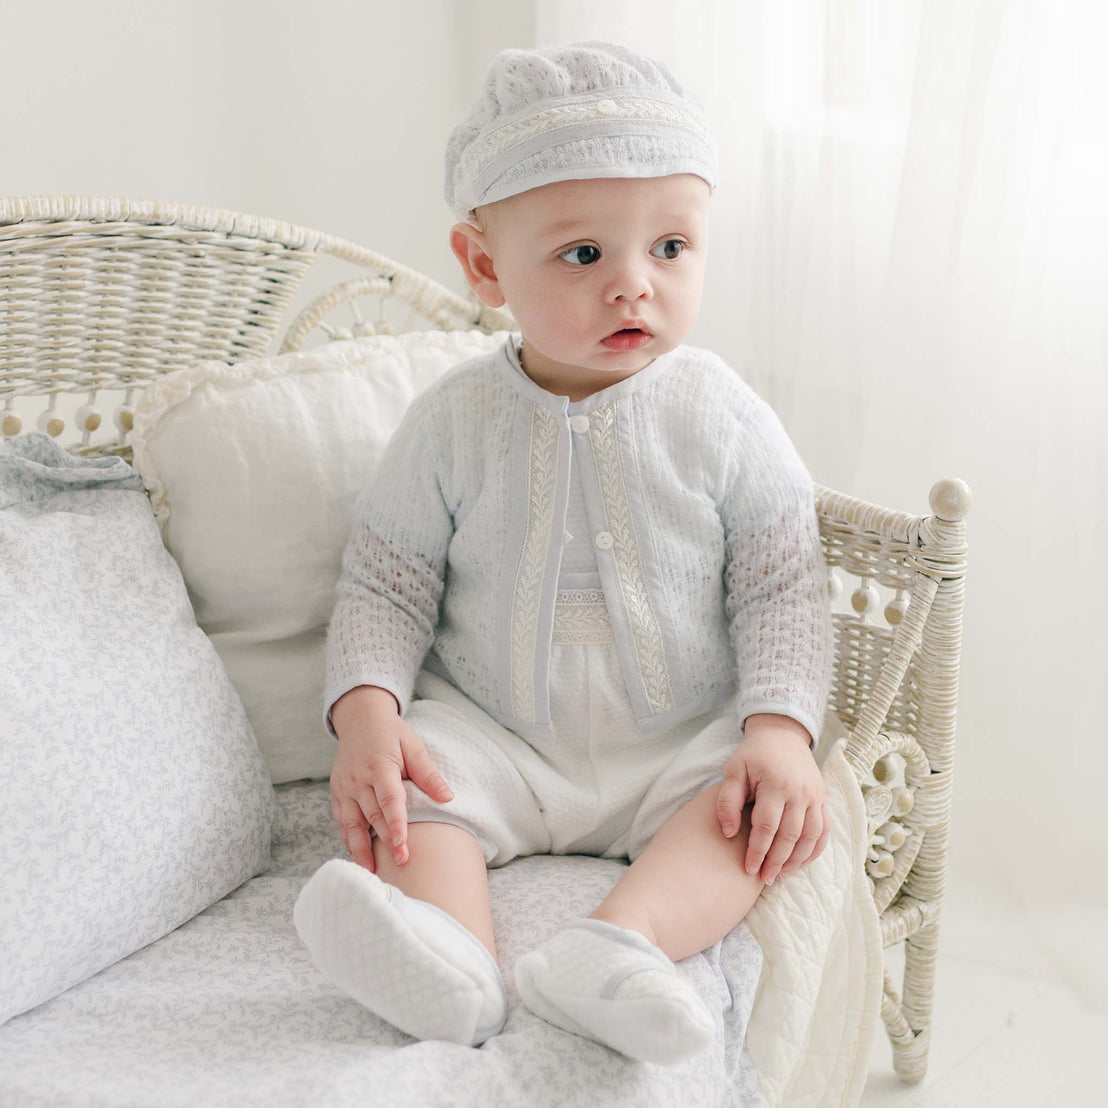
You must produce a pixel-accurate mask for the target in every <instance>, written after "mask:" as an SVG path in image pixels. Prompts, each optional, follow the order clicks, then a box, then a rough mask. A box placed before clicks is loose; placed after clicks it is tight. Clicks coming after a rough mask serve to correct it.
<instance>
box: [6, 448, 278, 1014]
mask: <svg viewBox="0 0 1108 1108" xmlns="http://www.w3.org/2000/svg"><path fill="white" fill-rule="evenodd" d="M0 612H3V622H4V626H3V633H2V634H0V782H2V787H3V796H2V799H0V813H2V815H0V886H2V888H3V893H2V895H0V1023H2V1022H3V1021H5V1020H7V1019H9V1018H10V1017H12V1016H14V1015H17V1014H18V1013H21V1012H25V1011H27V1010H28V1009H29V1008H33V1007H35V1006H36V1005H38V1004H41V1003H42V1002H43V1001H46V1000H49V999H50V998H51V997H53V996H56V995H57V994H58V993H60V992H63V991H64V990H66V989H68V988H70V987H71V986H73V985H76V984H77V983H78V982H80V981H83V980H84V979H85V978H87V977H90V976H92V975H93V974H95V973H98V972H99V971H100V970H102V969H104V968H106V967H107V966H110V965H112V964H113V963H114V962H117V961H119V959H121V958H125V957H126V956H127V955H128V954H131V953H132V952H134V951H136V950H138V949H139V948H140V947H144V946H146V945H148V944H149V943H152V942H154V940H156V939H158V938H160V937H161V936H162V935H165V934H166V933H167V932H169V931H172V930H173V929H174V928H176V927H178V926H180V925H181V924H182V923H185V922H186V921H187V920H189V919H191V918H192V917H193V916H195V915H197V914H198V913H199V912H202V911H203V910H204V909H205V908H207V907H209V905H211V904H214V903H215V902H216V901H217V900H220V899H222V898H223V897H224V896H225V895H226V894H227V893H229V892H230V891H231V890H232V889H234V888H236V887H237V886H238V885H241V884H242V883H243V882H244V881H247V880H249V879H250V878H251V877H252V876H254V875H255V874H257V873H259V872H260V871H261V870H263V869H265V868H267V867H268V865H269V844H270V833H271V829H272V822H273V817H274V811H275V804H274V796H273V788H272V786H271V785H270V782H269V779H268V776H267V774H266V770H265V764H264V762H263V760H262V756H261V753H260V752H259V750H258V746H257V743H256V742H255V741H254V736H253V734H252V733H251V730H250V725H249V722H248V720H247V718H246V714H245V712H244V711H243V707H242V703H241V701H240V700H239V697H238V695H237V694H236V692H235V689H234V687H233V686H232V685H231V682H230V681H229V680H228V678H227V674H226V672H225V671H224V668H223V665H222V664H221V662H220V660H219V657H218V656H217V655H216V652H215V651H214V650H213V648H212V645H211V643H210V642H209V641H208V639H207V638H206V637H205V635H204V633H203V632H202V631H201V630H200V628H199V627H197V625H196V620H195V618H194V616H193V612H192V608H191V606H190V604H189V599H188V594H187V592H186V590H185V585H184V582H183V581H182V580H181V574H180V571H179V570H178V569H177V566H176V565H175V564H174V562H173V559H172V558H171V557H170V556H169V554H167V553H166V550H165V548H164V547H163V545H162V541H161V536H160V535H159V534H158V528H157V525H156V524H155V522H154V517H153V514H152V513H151V511H150V505H149V503H148V502H147V498H146V495H145V493H144V492H143V490H142V485H141V483H140V481H139V478H138V476H137V475H136V474H135V473H134V471H133V470H132V469H131V467H130V466H128V465H127V464H126V463H125V462H123V461H122V460H120V459H118V458H98V459H92V458H79V457H76V456H74V455H72V454H69V453H67V452H66V451H65V450H63V449H62V448H61V447H60V446H59V445H58V444H57V443H55V442H54V441H53V440H52V439H50V438H48V437H47V436H46V435H42V434H39V433H37V432H36V433H34V434H30V435H24V436H22V437H20V438H16V439H12V440H9V441H7V442H3V443H0Z"/></svg>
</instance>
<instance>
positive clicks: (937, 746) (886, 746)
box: [0, 196, 971, 1082]
mask: <svg viewBox="0 0 1108 1108" xmlns="http://www.w3.org/2000/svg"><path fill="white" fill-rule="evenodd" d="M324 255H330V256H332V257H334V258H337V259H340V260H342V261H344V262H348V263H352V264H353V265H354V266H356V267H359V269H360V272H357V273H356V275H355V276H353V277H351V278H349V279H347V280H345V281H342V282H340V283H337V284H335V285H334V286H333V287H331V288H329V289H328V290H327V291H325V292H324V293H322V294H321V295H319V296H317V297H315V298H314V299H313V300H311V302H310V303H309V304H308V305H307V306H306V307H305V308H304V309H303V310H302V311H301V312H300V313H299V314H298V315H297V316H296V317H295V318H294V319H292V320H291V322H289V323H288V324H287V326H285V328H284V333H283V337H282V338H281V343H280V348H279V352H281V353H286V352H289V351H294V350H299V349H301V348H302V347H303V345H304V342H305V340H306V339H307V338H308V336H309V335H311V334H312V333H313V332H314V331H315V330H316V329H317V328H318V329H320V330H321V331H322V332H323V333H324V334H325V335H326V336H327V337H328V338H349V337H352V336H357V335H362V334H373V333H375V331H381V330H383V331H385V332H389V333H392V332H394V326H393V324H392V323H390V322H388V321H386V320H385V313H384V308H383V307H382V308H381V312H380V314H379V317H378V322H377V323H376V324H375V323H369V322H366V321H365V320H364V319H363V318H362V316H361V313H360V312H359V310H358V305H357V301H358V299H359V298H362V297H366V296H378V297H379V298H380V300H379V302H378V303H379V304H380V305H384V304H385V303H386V302H393V303H401V304H403V305H404V306H405V307H406V308H407V309H408V310H409V311H415V312H416V313H418V314H419V315H420V316H422V317H423V318H424V319H425V320H426V321H428V322H429V323H430V324H431V325H432V326H433V327H437V328H440V329H443V330H449V329H458V328H479V329H481V330H483V331H485V332H491V331H494V330H498V329H514V327H515V322H514V320H513V319H512V317H511V316H510V315H509V314H508V313H506V312H505V311H502V310H496V309H492V308H488V307H486V306H485V305H483V304H481V303H480V302H479V301H478V300H477V299H476V298H475V297H472V296H471V297H470V298H468V299H466V298H462V297H459V296H457V295H455V294H454V293H452V292H450V291H449V290H448V289H446V288H444V287H443V286H441V285H439V284H437V283H436V282H434V281H432V280H430V279H428V278H426V277H424V276H422V275H420V274H418V273H416V272H414V271H413V270H411V269H408V268H407V267H405V266H403V265H400V264H399V263H397V262H394V261H392V260H391V259H390V258H387V257H384V256H382V255H380V254H377V253H375V252H373V251H371V250H367V249H365V248H363V247H360V246H357V245H354V244H353V243H350V242H347V241H344V240H342V239H339V238H335V237H332V236H330V235H325V234H321V233H319V232H316V231H310V230H306V229H304V228H301V227H295V226H291V225H289V224H287V223H281V222H278V221H276V220H271V219H262V218H258V217H255V216H248V215H240V214H237V213H234V212H229V211H221V210H215V209H210V208H199V207H188V206H184V205H177V204H169V203H160V202H155V201H140V200H128V199H123V198H113V197H79V196H33V197H7V198H4V197H0V401H2V402H3V407H2V409H0V425H2V431H3V434H4V435H5V436H12V435H16V434H18V433H20V431H22V430H31V429H33V428H31V427H25V426H24V419H23V417H21V415H20V414H19V411H18V410H17V409H16V407H15V401H16V400H17V398H23V399H22V403H21V406H22V407H23V408H25V407H26V404H27V398H28V397H45V398H46V407H45V409H44V410H42V411H41V412H39V413H38V414H37V417H36V426H37V427H38V428H39V429H41V430H44V431H46V432H48V433H49V434H51V435H54V436H59V435H62V434H63V433H65V431H66V427H65V423H66V420H65V419H64V418H63V416H62V415H61V413H60V412H59V409H58V408H57V405H56V402H57V399H58V396H59V395H61V394H73V393H76V394H80V393H87V402H86V403H85V404H84V405H83V406H82V407H81V408H80V409H79V410H78V412H77V414H76V424H77V427H76V430H77V431H79V432H80V436H81V437H80V439H79V440H76V441H73V442H72V443H66V444H65V445H66V446H67V448H68V449H70V450H72V451H74V452H77V453H85V454H115V455H119V456H122V457H124V458H126V459H128V460H129V459H130V446H129V445H128V442H127V436H128V432H129V431H130V430H131V427H132V400H133V397H134V394H135V392H136V391H137V390H138V389H141V388H142V387H143V386H144V385H145V384H146V383H147V382H149V381H151V380H153V379H154V378H156V377H157V376H158V375H159V374H162V373H165V372H167V371H169V370H173V369H178V368H180V367H184V366H188V365H191V364H192V363H194V362H197V361H200V360H203V359H209V358H216V359H220V360H223V361H228V362H234V361H239V360H242V359H244V358H248V357H252V356H257V355H261V354H264V353H267V352H270V348H271V344H272V342H273V340H274V338H275V337H276V335H277V333H278V331H279V330H280V328H281V326H282V324H283V323H284V320H285V316H286V310H287V308H288V305H289V302H290V301H291V299H292V297H293V295H294V294H295V292H296V290H297V288H298V287H299V286H300V283H301V281H302V280H303V278H304V276H305V274H306V272H307V271H308V269H309V268H310V267H311V266H312V264H313V263H314V262H315V261H316V260H317V259H318V258H320V257H321V256H324ZM344 304H349V305H350V307H351V309H352V310H353V313H354V317H355V318H354V324H353V326H352V327H340V326H337V325H335V324H333V323H329V322H327V319H326V317H327V316H328V315H330V314H331V313H332V312H333V311H334V310H335V309H336V308H338V307H339V306H340V305H344ZM102 391H103V392H105V393H106V394H107V396H114V398H115V400H114V408H113V410H112V413H111V414H112V420H111V425H109V426H105V427H103V428H102V427H101V424H102V423H103V419H102V413H101V411H100V408H98V406H97V405H98V403H100V404H101V406H103V402H102V401H98V397H99V394H100V393H101V392H102ZM32 403H35V402H32ZM109 430H111V431H112V433H111V434H110V435H108V436H105V434H104V432H107V431H109ZM98 431H99V432H100V437H99V438H97V437H96V435H97V432H98ZM817 492H818V501H817V504H818V511H819V517H820V530H821V537H822V540H823V545H824V551H825V555H826V560H827V564H828V572H829V590H830V593H831V595H832V597H833V598H838V597H840V596H841V594H842V591H843V582H842V577H841V576H840V574H838V573H836V572H835V570H836V569H838V570H839V571H840V572H841V573H842V574H846V575H850V576H853V577H856V578H858V582H859V583H858V587H857V588H856V589H855V591H854V592H853V593H852V595H851V597H850V603H851V608H852V609H853V611H852V612H836V613H835V614H834V617H833V618H834V628H835V648H836V660H835V669H834V682H833V687H832V692H831V703H830V706H831V707H832V708H833V709H834V711H835V712H836V713H837V715H838V717H839V719H840V720H841V721H842V723H843V724H844V725H845V727H846V728H847V729H848V730H849V733H850V737H849V741H848V745H847V748H846V757H847V759H848V761H849V763H850V765H851V767H852V768H853V770H854V773H855V775H856V776H857V780H858V784H859V788H860V789H861V791H862V793H863V797H864V803H865V809H866V813H867V818H868V830H869V836H870V849H869V852H868V860H867V862H866V870H867V875H868V878H869V881H870V885H871V887H872V890H873V896H874V900H875V902H876V907H877V911H878V913H879V915H880V920H881V931H882V939H883V945H884V947H885V948H886V949H888V948H890V947H892V946H894V945H896V944H898V943H899V942H901V940H904V941H905V942H906V946H905V950H904V956H905V960H904V979H903V984H902V992H898V991H897V988H896V986H895V985H894V983H893V981H892V980H891V979H890V976H889V973H888V971H887V970H886V973H885V983H884V998H883V1003H882V1009H881V1014H882V1018H883V1019H884V1022H885V1026H886V1029H887V1031H888V1035H889V1038H890V1040H891V1043H892V1047H893V1060H894V1066H895V1069H896V1072H897V1073H898V1074H899V1075H900V1077H901V1078H902V1079H903V1080H904V1081H908V1082H917V1081H920V1080H921V1079H922V1078H923V1076H924V1074H925V1072H926V1068H927V1057H928V1048H929V1045H930V1030H931V1012H932V1001H933V985H934V974H935V959H936V952H937V943H938V930H939V918H940V908H941V904H942V897H943V891H944V885H945V872H946V859H947V838H948V834H949V827H950V804H951V781H952V772H953V761H954V733H955V710H956V701H957V693H958V667H959V652H960V645H961V626H962V598H963V593H964V580H965V572H966V539H965V523H964V519H965V516H966V514H967V513H968V511H969V506H970V499H971V498H970V491H969V489H968V487H967V486H966V485H965V484H964V482H962V481H959V480H945V481H939V482H938V483H937V484H936V485H935V486H934V488H933V489H932V490H931V496H930V504H931V509H932V512H933V514H932V515H929V516H922V517H921V516H915V515H911V514H909V513H905V512H900V511H893V510H889V509H885V508H881V507H878V506H875V505H872V504H867V503H864V502H862V501H860V500H857V499H854V498H852V497H850V496H846V495H844V494H842V493H839V492H835V491H833V490H831V489H827V488H822V487H819V488H818V489H817ZM878 585H879V586H882V587H884V588H885V589H886V590H890V591H893V592H895V596H893V597H892V598H891V599H890V600H889V602H888V603H887V604H886V605H885V606H884V609H883V612H881V611H880V609H881V607H882V598H881V594H880V593H879V591H878V588H877V587H876V586H878ZM843 599H844V600H845V597H844V598H843ZM882 615H883V625H882V623H879V622H878V620H880V619H881V616H882Z"/></svg>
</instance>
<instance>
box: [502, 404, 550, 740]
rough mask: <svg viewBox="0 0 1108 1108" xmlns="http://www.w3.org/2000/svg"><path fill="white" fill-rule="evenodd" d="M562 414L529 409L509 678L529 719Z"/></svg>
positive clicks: (515, 708)
mask: <svg viewBox="0 0 1108 1108" xmlns="http://www.w3.org/2000/svg"><path fill="white" fill-rule="evenodd" d="M557 463H558V418H557V416H555V415H554V413H553V412H551V411H548V410H547V409H546V408H543V407H540V406H539V405H537V404H536V405H535V406H534V407H533V408H532V409H531V438H530V450H529V458H528V464H527V530H526V531H525V533H524V536H523V550H522V552H521V554H520V558H519V566H518V567H517V569H516V580H515V589H514V591H513V593H512V629H511V641H510V648H509V650H510V659H509V665H510V667H511V668H510V683H511V690H512V715H513V716H515V718H516V719H519V720H524V721H525V722H527V723H535V722H537V721H536V719H535V654H536V651H537V649H538V626H539V603H540V599H541V595H542V583H543V575H544V571H545V568H546V558H547V554H548V552H549V550H550V534H551V530H552V528H553V526H554V497H555V493H556V492H557V484H558V464H557Z"/></svg>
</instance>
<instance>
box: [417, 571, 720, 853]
mask: <svg viewBox="0 0 1108 1108" xmlns="http://www.w3.org/2000/svg"><path fill="white" fill-rule="evenodd" d="M414 693H415V696H416V697H417V698H418V699H414V700H413V701H412V703H411V704H410V705H409V708H408V713H407V715H406V716H405V719H406V721H407V722H408V723H409V724H410V726H411V727H412V728H413V729H414V730H415V731H416V733H417V734H418V735H419V736H420V737H421V738H422V739H423V741H424V743H425V745H426V747H427V750H428V753H429V754H430V755H431V758H432V760H433V761H434V764H435V766H436V768H437V769H438V770H439V771H440V772H441V773H442V774H443V776H444V777H445V778H446V781H447V783H448V784H449V785H450V787H451V788H452V789H453V790H454V799H453V800H452V801H450V802H449V803H447V804H439V803H437V802H436V801H433V800H431V799H430V798H429V797H428V796H427V794H426V793H424V792H423V791H422V790H421V789H420V788H418V787H417V786H415V785H413V784H412V783H411V782H410V781H405V783H404V784H405V789H406V791H407V804H408V819H409V822H412V823H416V822H419V821H422V820H437V821H439V822H443V823H453V824H456V825H458V826H459V827H464V828H466V829H467V830H468V831H470V832H471V833H472V834H473V835H474V836H476V838H477V840H478V842H479V843H480V844H481V849H482V851H483V852H484V855H485V861H486V863H487V864H488V865H489V866H490V867H495V866H502V865H504V864H505V863H507V862H510V861H511V860H512V859H513V858H515V857H518V856H520V855H528V854H593V855H599V856H601V857H605V858H628V859H630V860H631V861H634V860H635V859H636V858H637V857H638V856H639V855H640V854H641V853H642V852H643V850H645V849H646V846H647V844H648V843H649V842H650V840H651V838H652V837H653V836H654V834H655V833H656V832H657V831H658V830H659V828H661V827H662V825H663V824H664V823H665V822H666V821H667V820H668V819H669V818H670V817H671V816H672V815H674V814H675V813H676V812H677V811H678V810H679V809H680V808H682V807H683V806H684V805H685V804H687V803H688V802H689V801H690V800H692V799H693V797H695V796H696V795H697V794H698V793H699V792H701V791H702V790H703V789H705V788H707V787H708V786H709V785H711V784H713V783H715V782H716V781H720V780H722V779H723V768H724V765H725V763H726V762H727V759H728V758H729V757H730V756H731V754H732V753H733V751H734V750H735V747H736V746H737V745H738V743H739V742H741V741H742V735H741V733H740V732H739V729H738V721H737V715H736V708H737V704H736V698H735V697H734V696H732V697H729V698H728V699H726V700H724V701H723V702H722V703H721V704H720V705H718V706H717V707H715V708H712V709H711V710H709V711H707V712H705V713H703V714H701V715H699V716H695V717H693V718H692V719H689V720H686V721H685V722H684V723H681V724H679V725H677V726H675V727H672V728H670V729H668V730H665V731H662V732H655V733H652V734H646V733H641V732H640V731H639V729H638V727H637V725H636V723H635V718H634V713H633V711H632V708H631V704H630V701H629V699H628V696H627V690H626V686H625V684H624V680H623V675H622V672H621V670H620V665H619V659H618V657H617V655H616V646H615V638H614V636H613V634H612V628H611V622H610V619H609V616H608V609H607V606H606V605H605V603H604V594H603V592H602V591H601V590H600V589H572V590H568V589H560V590H559V591H558V594H557V602H556V606H555V616H554V632H553V638H552V645H551V662H550V704H551V718H552V721H553V724H554V728H553V729H554V733H555V737H554V738H552V739H550V740H544V741H540V742H534V741H532V740H527V739H524V738H521V737H520V736H519V735H517V734H515V733H514V732H512V731H509V730H507V729H506V728H505V727H503V726H502V725H501V724H500V723H498V722H497V721H496V720H494V719H493V718H492V717H491V716H490V715H488V713H486V712H485V711H483V710H482V709H481V708H480V707H478V706H477V705H476V704H474V703H473V701H471V700H470V699H469V698H468V697H466V696H465V695H464V694H463V693H462V692H460V691H459V690H458V689H456V688H455V687H454V686H453V685H452V684H450V682H448V681H446V680H444V679H443V678H441V677H439V676H438V675H436V674H433V673H430V672H428V671H427V670H425V669H424V670H421V671H420V673H419V675H418V677H417V679H416V682H415V688H414Z"/></svg>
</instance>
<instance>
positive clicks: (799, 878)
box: [743, 713, 883, 1108]
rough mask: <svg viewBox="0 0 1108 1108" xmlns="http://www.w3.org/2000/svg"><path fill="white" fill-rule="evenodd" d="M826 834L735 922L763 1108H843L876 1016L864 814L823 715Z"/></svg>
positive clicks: (857, 1085) (877, 962)
mask: <svg viewBox="0 0 1108 1108" xmlns="http://www.w3.org/2000/svg"><path fill="white" fill-rule="evenodd" d="M820 748H822V750H823V752H824V753H823V755H822V764H821V768H822V771H823V782H824V787H825V789H826V790H827V802H828V807H829V808H830V809H831V819H832V832H831V837H830V839H829V840H828V843H827V846H826V848H825V849H824V851H823V853H822V854H821V855H820V857H819V858H818V859H816V861H815V862H813V863H811V864H810V865H807V866H802V867H801V868H800V869H799V870H797V871H796V872H795V873H793V874H792V875H791V876H790V877H788V878H786V879H785V880H783V881H776V882H774V884H772V885H770V886H768V887H767V888H766V889H765V890H763V892H762V895H761V896H760V897H759V898H758V900H757V901H755V904H754V907H753V908H752V909H751V910H750V911H749V912H748V913H747V915H746V919H745V920H744V921H743V922H744V923H745V924H746V926H747V927H749V929H750V931H751V933H752V934H753V936H754V938H755V939H756V940H757V941H758V945H759V946H760V947H761V949H762V952H763V955H764V962H763V965H762V972H761V976H760V978H759V981H758V992H757V995H756V996H755V1000H754V1009H753V1012H752V1014H751V1019H750V1025H749V1027H748V1028H747V1037H746V1045H747V1049H748V1051H749V1053H750V1057H751V1060H752V1062H753V1064H754V1067H755V1069H756V1070H757V1072H758V1078H759V1083H760V1085H761V1091H762V1094H763V1096H764V1097H765V1100H766V1103H767V1104H768V1105H770V1106H771V1108H777V1106H779V1105H780V1106H781V1108H839V1106H843V1108H847V1106H850V1105H855V1104H857V1103H858V1100H859V1098H860V1097H861V1095H862V1088H863V1086H864V1085H865V1081H866V1073H867V1070H868V1066H869V1053H870V1047H871V1045H872V1042H873V1035H874V1032H875V1030H876V1028H877V1023H878V1018H879V1016H880V1012H881V990H882V978H883V958H882V951H881V925H880V922H879V921H878V918H877V910H876V908H875V907H874V904H873V896H872V894H871V893H870V890H869V884H868V882H867V881H866V877H865V872H864V869H863V863H864V859H865V855H866V852H867V850H868V848H869V837H868V833H867V828H866V812H865V807H864V804H863V801H862V796H861V793H860V791H859V789H858V784H857V779H856V778H855V776H854V772H853V770H851V768H850V764H849V763H848V762H847V760H846V756H845V753H844V752H845V749H846V730H845V728H844V727H843V725H842V724H841V723H840V722H839V721H838V720H837V719H834V718H833V717H832V716H831V714H830V713H828V720H827V722H825V731H824V734H823V735H822V736H821V739H820Z"/></svg>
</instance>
